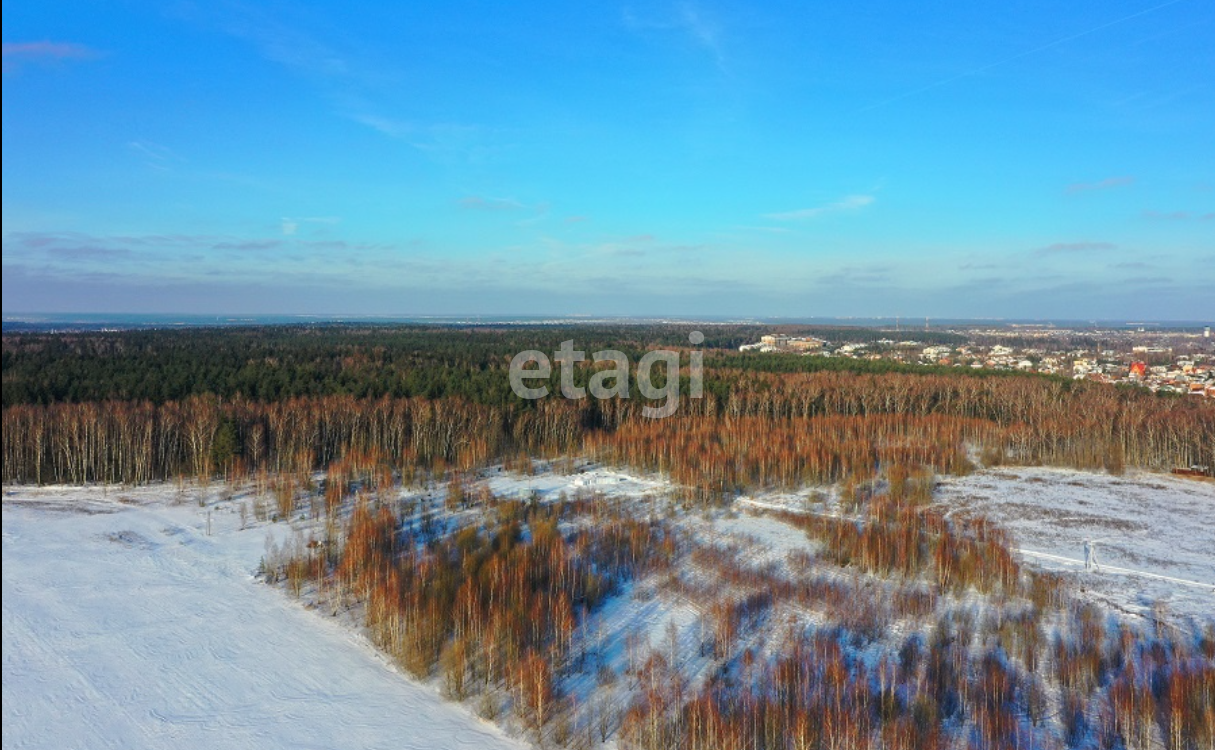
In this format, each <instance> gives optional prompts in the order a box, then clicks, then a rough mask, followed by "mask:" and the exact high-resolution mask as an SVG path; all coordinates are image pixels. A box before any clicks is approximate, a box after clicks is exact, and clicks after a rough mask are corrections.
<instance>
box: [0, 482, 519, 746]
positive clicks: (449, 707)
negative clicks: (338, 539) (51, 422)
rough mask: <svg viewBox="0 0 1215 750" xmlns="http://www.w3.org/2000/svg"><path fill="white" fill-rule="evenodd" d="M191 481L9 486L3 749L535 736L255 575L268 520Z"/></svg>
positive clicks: (457, 741)
mask: <svg viewBox="0 0 1215 750" xmlns="http://www.w3.org/2000/svg"><path fill="white" fill-rule="evenodd" d="M195 494H197V493H195V492H193V491H187V495H189V496H188V497H178V491H177V490H176V489H175V488H173V487H164V486H161V487H154V488H143V489H139V490H134V491H115V490H113V489H111V490H110V491H109V492H105V493H103V490H102V489H100V488H84V489H62V488H60V489H55V488H41V489H32V488H19V489H16V490H9V489H8V488H6V491H5V498H4V504H3V522H4V527H3V529H4V530H3V568H2V569H3V629H4V658H3V746H4V748H6V750H7V749H9V748H13V749H14V750H15V749H16V748H57V749H58V748H124V749H131V750H136V749H138V748H166V747H172V748H177V749H178V750H186V749H187V748H195V747H198V748H225V747H231V748H241V749H242V750H243V749H244V748H275V747H282V748H327V749H328V748H376V747H383V748H389V747H391V748H419V749H422V748H476V749H477V750H497V749H498V748H519V747H524V746H525V745H523V744H521V743H519V742H516V741H514V740H512V739H510V738H508V737H506V736H505V735H504V734H503V733H502V732H501V731H500V730H498V729H497V728H495V727H493V726H491V725H489V724H486V723H485V722H483V721H481V720H480V719H478V718H476V717H475V716H474V715H472V714H471V713H469V712H468V711H467V710H466V709H465V708H462V707H460V706H456V705H453V704H450V703H446V702H444V701H443V700H442V699H441V698H440V696H439V695H438V694H436V693H435V691H434V690H433V688H431V687H430V686H423V685H419V684H417V683H415V682H412V681H410V680H409V679H408V678H406V677H405V676H404V675H403V674H400V673H398V672H396V670H395V669H394V668H392V667H391V666H390V665H389V664H387V663H386V662H385V661H384V660H383V659H382V658H381V657H380V656H378V655H377V654H376V653H375V651H374V650H373V649H372V648H371V647H370V645H368V644H367V643H366V642H365V641H364V640H363V639H362V637H360V636H359V635H358V634H357V633H355V632H354V631H353V630H352V629H351V628H350V627H349V626H348V624H346V623H339V622H337V621H335V620H333V619H331V618H325V617H324V616H322V615H320V614H319V613H316V612H309V611H306V610H305V609H304V608H303V607H301V606H299V605H298V604H297V603H296V602H294V601H293V600H291V599H289V598H288V597H286V596H285V595H284V594H283V592H282V591H281V590H278V589H274V588H270V587H268V586H265V585H263V584H261V583H258V582H256V581H254V580H253V578H252V575H251V574H252V572H253V571H254V570H255V569H256V567H257V564H258V560H259V558H260V557H261V555H262V553H263V550H264V544H265V538H266V528H265V527H259V528H255V529H249V530H245V531H239V530H238V529H239V526H240V521H239V518H238V517H237V514H236V513H235V511H234V510H233V509H232V506H231V505H228V506H223V505H221V506H219V507H218V508H216V509H215V510H213V511H212V517H213V520H212V535H211V536H207V535H206V525H207V522H206V513H207V511H206V510H204V509H203V508H201V507H200V506H199V505H198V503H197V501H196V500H195V499H194V497H193V496H194V495H195ZM225 511H226V512H225ZM272 528H273V529H274V530H275V532H276V533H278V534H279V535H280V536H285V533H286V527H285V525H283V524H278V525H276V526H273V527H272Z"/></svg>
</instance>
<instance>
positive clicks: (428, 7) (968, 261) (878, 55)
mask: <svg viewBox="0 0 1215 750" xmlns="http://www.w3.org/2000/svg"><path fill="white" fill-rule="evenodd" d="M813 6H819V7H813ZM3 30H4V31H3V42H4V83H3V183H2V184H3V235H4V237H3V242H4V247H3V308H4V311H5V312H6V313H13V312H18V311H26V312H34V311H61V312H68V311H71V312H198V313H211V312H217V313H272V312H280V313H314V314H325V313H340V314H351V313H358V314H427V313H433V314H462V313H480V314H545V315H550V314H554V315H556V314H594V315H603V314H610V315H708V314H717V315H792V316H811V315H816V316H832V315H858V316H884V315H891V316H893V315H904V316H922V315H931V316H934V317H943V316H959V317H1041V318H1049V317H1055V318H1060V317H1066V318H1077V319H1079V318H1126V317H1132V318H1144V319H1203V318H1210V317H1212V315H1213V314H1215V302H1212V299H1215V293H1213V291H1215V5H1212V4H1211V3H1210V2H1208V1H1207V0H1173V1H1172V2H1164V3H1161V2H1151V0H1147V1H1140V2H1130V1H1129V0H1115V1H1113V2H1093V1H1089V0H1082V1H1081V2H1067V3H1065V2H1056V3H1045V2H1026V3H1006V2H1002V3H993V2H983V1H981V2H975V3H966V4H959V3H947V2H927V3H914V4H913V3H896V2H889V1H886V2H871V1H869V0H860V1H859V2H853V3H848V4H843V3H835V4H825V3H815V4H805V3H787V4H784V3H736V4H728V3H723V2H696V3H692V2H661V3H623V4H614V3H602V4H589V3H567V2H563V3H551V4H549V3H522V4H516V3H499V2H486V3H480V4H477V3H455V2H452V3H395V2H394V3H383V4H376V3H365V4H360V5H359V6H358V10H357V11H355V10H352V9H351V8H350V7H348V5H347V4H339V3H332V4H306V3H289V4H288V3H283V4H262V5H257V4H242V3H197V4H194V3H189V2H176V3H165V4H150V3H143V2H138V1H137V0H132V1H129V2H121V3H113V4H111V3H94V2H89V3H83V2H81V3H57V4H47V3H34V2H30V1H29V0H13V1H10V2H6V3H4V4H3Z"/></svg>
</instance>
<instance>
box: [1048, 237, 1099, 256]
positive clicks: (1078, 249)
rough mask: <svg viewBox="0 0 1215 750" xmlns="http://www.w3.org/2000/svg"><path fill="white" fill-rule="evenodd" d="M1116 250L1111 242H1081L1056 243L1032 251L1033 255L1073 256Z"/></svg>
mask: <svg viewBox="0 0 1215 750" xmlns="http://www.w3.org/2000/svg"><path fill="white" fill-rule="evenodd" d="M1117 249H1118V246H1117V245H1115V244H1114V243H1112V242H1093V241H1089V240H1083V241H1080V242H1056V243H1054V244H1053V245H1047V246H1046V247H1040V248H1038V249H1037V250H1035V251H1034V255H1038V256H1045V255H1075V254H1077V253H1101V252H1111V251H1114V250H1117Z"/></svg>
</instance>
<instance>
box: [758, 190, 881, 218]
mask: <svg viewBox="0 0 1215 750" xmlns="http://www.w3.org/2000/svg"><path fill="white" fill-rule="evenodd" d="M875 200H876V199H875V198H874V197H873V196H872V195H849V196H846V197H844V198H841V199H840V200H838V201H835V202H834V203H828V204H827V205H825V206H815V207H813V208H799V209H797V210H796V211H781V212H778V213H772V214H764V218H765V219H775V220H776V221H807V220H809V219H818V218H822V217H823V216H829V215H831V214H841V213H852V212H854V211H859V210H861V209H862V208H865V207H866V206H868V205H870V204H871V203H873V202H874V201H875Z"/></svg>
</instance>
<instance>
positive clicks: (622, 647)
mask: <svg viewBox="0 0 1215 750" xmlns="http://www.w3.org/2000/svg"><path fill="white" fill-rule="evenodd" d="M481 478H482V479H483V480H484V481H486V482H487V483H488V484H489V486H490V488H491V489H492V490H493V491H494V492H495V493H496V494H498V495H500V496H509V497H531V496H538V497H539V498H541V499H542V500H544V501H556V500H557V499H558V498H559V497H560V496H561V495H562V494H563V493H564V494H565V495H566V496H567V497H575V496H578V495H579V494H584V493H587V492H597V493H603V494H605V495H608V496H614V497H621V498H637V499H638V502H639V503H640V504H639V510H641V509H645V508H647V507H648V508H649V509H650V510H651V511H657V512H659V513H664V514H665V513H669V512H671V511H672V509H673V508H674V506H676V505H678V502H677V501H672V500H671V499H670V498H671V497H672V495H673V493H671V491H670V490H671V487H670V485H669V484H668V483H667V482H666V481H664V480H663V479H662V478H661V477H656V476H640V475H637V474H632V473H629V472H627V471H622V470H616V469H610V468H604V467H598V466H581V467H579V468H578V469H577V470H575V471H574V472H572V473H569V474H560V473H554V472H551V471H545V470H542V471H540V472H539V473H537V474H536V475H534V476H525V475H519V474H508V473H505V472H503V471H501V470H500V469H490V470H487V471H486V472H484V473H483V474H482V477H481ZM444 494H445V488H444V487H443V486H435V487H431V488H429V489H427V490H425V491H422V490H411V491H408V492H405V493H403V497H404V498H407V499H408V498H413V499H414V500H422V501H424V503H422V505H423V506H425V507H430V508H432V509H434V512H438V510H437V509H438V508H441V507H442V503H443V501H442V498H443V496H444ZM219 496H220V492H219V491H218V488H213V489H212V490H208V491H204V490H198V489H191V488H187V489H185V490H184V491H183V490H179V489H178V488H175V487H173V486H165V485H161V486H154V487H147V488H139V489H134V490H115V489H114V488H110V489H109V490H104V489H103V488H24V487H22V488H11V489H6V491H5V497H4V504H3V629H4V655H3V705H4V707H3V746H4V748H6V749H7V748H25V747H48V748H66V747H78V748H93V747H97V748H106V747H116V748H117V747H121V748H141V747H149V748H150V747H166V746H174V747H178V748H183V749H184V748H191V747H208V748H211V747H241V748H244V747H259V748H261V747H292V748H295V747H299V748H309V747H316V748H338V747H349V748H364V747H394V748H411V747H417V748H431V747H434V748H460V747H468V746H477V747H478V750H481V749H482V748H484V750H494V749H496V748H506V747H524V746H525V745H522V744H520V743H519V742H517V741H516V740H513V739H511V738H509V737H507V736H506V735H505V734H504V733H503V732H502V731H500V730H499V729H497V728H495V727H493V726H491V725H488V724H486V723H485V722H483V721H481V720H479V719H478V718H476V717H475V716H474V715H473V714H472V713H471V712H470V711H469V710H468V709H467V708H466V707H461V706H458V705H453V704H450V703H445V702H444V701H443V700H442V699H441V698H440V697H439V695H438V693H437V690H436V687H435V686H434V685H420V684H418V683H417V682H414V681H412V680H410V679H409V678H408V677H406V676H405V675H404V674H402V673H399V672H398V671H397V670H396V669H394V668H393V667H392V666H391V665H389V664H388V663H387V662H386V661H385V660H384V659H383V658H381V657H380V656H378V655H377V654H376V653H375V651H374V650H373V649H372V648H371V647H370V646H369V645H368V643H367V642H366V641H365V639H363V637H362V636H361V635H360V634H359V633H358V628H357V626H354V625H353V624H352V622H351V621H350V620H349V619H347V618H333V617H329V616H326V615H325V614H323V613H321V612H320V611H315V610H314V611H309V610H307V609H305V608H304V606H302V605H301V604H299V603H298V602H296V601H295V600H293V599H291V598H290V597H288V596H287V595H286V594H285V593H284V592H283V590H282V589H281V588H277V589H276V588H272V587H268V586H265V585H263V584H261V583H258V582H257V581H255V580H254V579H253V577H252V573H253V571H254V570H255V569H256V568H257V565H258V561H259V559H260V558H261V556H262V555H263V554H264V551H265V548H266V535H267V533H268V532H269V533H270V534H272V535H274V536H275V537H276V538H277V540H278V542H279V543H280V544H281V543H283V542H285V541H286V539H287V537H288V535H289V534H290V533H291V527H290V526H289V525H288V524H286V523H277V524H275V523H260V524H258V523H255V522H254V520H253V519H252V518H249V519H247V521H248V523H249V524H250V525H251V528H248V529H245V530H241V528H240V527H241V519H240V516H239V514H238V512H237V508H238V507H239V505H240V504H241V503H242V502H244V501H243V500H242V498H241V497H240V496H238V497H237V499H236V500H235V501H232V500H221V499H220V498H219ZM199 498H202V499H203V500H205V502H204V503H200V502H199ZM937 501H938V502H940V503H942V504H945V505H946V506H948V507H949V508H950V509H951V511H950V512H955V513H966V512H971V511H974V512H982V513H984V514H986V515H988V516H990V517H992V518H994V519H996V520H998V521H999V522H1000V523H1001V524H1003V525H1005V526H1006V527H1008V528H1009V529H1011V531H1012V532H1013V534H1014V535H1015V538H1016V540H1017V543H1018V544H1019V545H1020V547H1021V549H1022V555H1023V558H1024V561H1025V563H1026V564H1027V565H1030V566H1035V567H1039V568H1045V569H1051V570H1059V571H1063V572H1066V573H1068V574H1069V575H1070V576H1072V577H1073V578H1074V580H1075V581H1076V583H1077V586H1078V588H1082V589H1083V592H1084V594H1085V595H1086V596H1089V597H1092V598H1094V599H1096V600H1098V601H1101V602H1102V603H1104V604H1106V605H1108V606H1111V607H1114V608H1117V609H1119V610H1122V611H1124V612H1129V613H1132V614H1145V613H1147V612H1148V611H1149V610H1150V609H1151V607H1152V605H1153V603H1155V602H1157V601H1163V602H1165V603H1166V604H1167V606H1168V608H1169V610H1170V611H1171V612H1172V613H1173V615H1174V616H1176V617H1182V618H1191V617H1193V618H1199V619H1203V620H1212V619H1215V552H1212V550H1215V524H1212V523H1211V522H1210V518H1211V517H1213V516H1215V484H1211V483H1202V482H1194V481H1189V480H1183V479H1178V478H1174V477H1170V476H1161V475H1154V474H1128V475H1127V476H1125V477H1112V476H1107V475H1104V474H1092V473H1083V472H1077V471H1067V470H1057V469H1045V468H1001V469H998V470H988V471H982V472H978V473H976V474H974V475H971V476H969V477H961V478H956V477H955V478H943V479H942V480H941V486H940V487H939V489H938V493H937ZM765 508H782V509H789V510H796V511H800V512H812V513H837V512H839V509H838V504H837V502H836V499H835V493H834V492H833V491H832V489H831V488H825V487H820V488H806V489H804V490H801V491H799V492H783V493H782V492H762V493H756V494H754V495H753V496H750V497H747V498H740V499H739V502H737V503H736V504H735V511H742V512H735V511H714V512H707V513H701V512H699V511H697V512H694V513H691V514H686V515H684V516H683V517H682V522H681V525H682V527H683V528H684V529H685V530H686V531H688V532H690V533H693V534H694V535H695V536H696V538H697V539H698V540H699V541H700V542H701V543H702V544H710V545H726V546H729V547H731V548H735V549H738V550H740V551H741V552H740V553H741V554H742V555H743V559H744V561H745V563H746V564H747V565H750V566H757V567H762V566H767V565H771V566H775V567H776V568H780V569H783V570H785V571H786V572H790V571H788V568H787V567H785V566H787V564H788V560H789V559H790V554H791V553H792V554H797V553H800V552H813V550H814V548H815V546H814V544H813V543H811V542H810V540H808V539H807V538H806V537H805V535H804V534H802V533H801V532H799V531H797V530H795V529H794V528H793V527H791V526H790V525H788V524H785V523H782V522H780V521H777V520H775V519H773V518H770V517H766V516H765V515H764V514H763V511H764V509H765ZM475 513H476V511H474V510H468V511H463V512H461V514H460V515H461V516H464V515H469V514H475ZM208 515H210V517H211V527H212V528H211V532H212V533H211V534H210V535H208V534H207V524H208V521H207V518H208ZM469 520H472V518H471V516H470V517H469ZM304 525H305V526H307V524H304ZM1086 539H1088V540H1097V551H1098V558H1099V562H1100V569H1099V570H1096V571H1085V570H1084V566H1083V542H1084V541H1085V540H1086ZM693 573H694V571H693ZM622 593H623V595H622V596H620V597H618V598H616V599H613V600H612V601H610V602H608V603H607V604H606V606H605V607H604V609H603V610H601V611H600V612H599V613H598V615H597V616H596V618H595V621H594V624H593V626H592V630H590V631H588V632H584V633H583V634H582V636H581V637H582V638H585V639H586V641H587V643H588V644H593V646H594V647H593V649H590V650H591V651H592V652H593V654H594V656H593V657H592V659H593V661H592V663H591V664H588V665H586V667H585V668H584V670H583V671H581V672H579V673H578V674H576V675H571V676H570V678H569V679H568V681H567V682H566V685H565V687H566V689H567V690H568V691H569V692H570V693H571V694H572V695H574V696H576V697H578V698H580V699H581V698H583V697H585V696H589V695H590V694H591V693H592V692H593V691H594V690H595V684H596V681H597V677H596V669H597V666H596V665H604V666H609V667H611V668H612V669H613V670H615V671H616V672H617V673H619V674H623V670H624V667H625V666H626V663H627V662H628V661H629V659H630V651H636V648H635V646H630V643H634V644H635V643H636V642H637V640H640V641H642V642H645V641H648V642H649V645H650V646H651V647H653V648H656V649H659V650H665V649H664V647H665V646H667V644H669V643H670V639H671V638H672V637H674V639H675V641H676V642H677V643H678V647H677V649H678V651H679V652H681V653H683V654H685V655H686V656H684V657H681V658H682V659H686V660H687V661H685V662H683V663H682V664H681V665H680V666H681V670H682V671H685V672H686V673H687V676H688V677H689V678H690V679H691V681H692V683H693V684H695V683H696V682H697V681H698V680H699V679H700V678H703V677H704V676H705V675H706V674H707V673H708V670H711V669H713V668H715V667H716V665H715V663H714V662H713V660H712V659H710V658H707V657H705V656H704V655H703V654H701V655H700V656H695V654H697V651H698V644H699V643H701V642H702V641H703V638H704V635H703V632H702V626H701V625H700V624H699V622H700V619H701V617H702V616H703V615H704V614H705V612H704V607H703V602H699V601H693V600H691V598H689V597H687V596H684V595H682V594H678V593H673V592H672V591H671V590H670V589H669V587H665V586H663V584H662V581H661V580H658V579H655V580H645V581H637V582H635V583H634V584H630V585H629V586H628V587H627V589H626V591H625V592H622ZM779 624H780V623H779V622H777V621H775V620H771V621H769V622H768V627H767V628H766V629H767V630H768V631H771V632H776V631H777V630H778V629H779V628H778V626H779ZM761 636H762V633H759V632H758V631H757V633H756V636H755V637H761ZM744 640H746V639H745V637H744ZM747 645H752V644H750V643H748V644H747ZM754 645H757V646H760V647H761V648H762V644H759V643H756V644H754ZM627 682H628V680H621V682H620V684H618V685H617V686H616V687H615V688H613V689H611V690H608V691H607V693H608V694H609V695H610V696H611V697H612V699H613V700H614V702H623V701H624V699H625V695H626V694H627V692H628V686H627V684H626V683H627Z"/></svg>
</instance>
